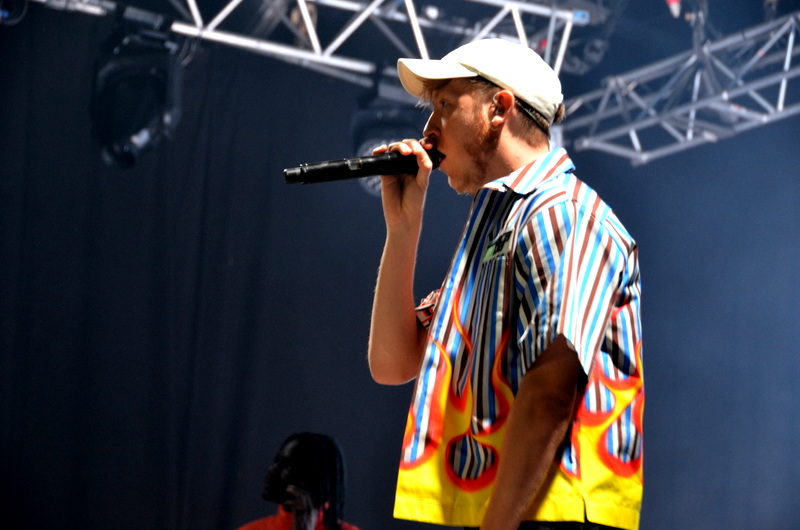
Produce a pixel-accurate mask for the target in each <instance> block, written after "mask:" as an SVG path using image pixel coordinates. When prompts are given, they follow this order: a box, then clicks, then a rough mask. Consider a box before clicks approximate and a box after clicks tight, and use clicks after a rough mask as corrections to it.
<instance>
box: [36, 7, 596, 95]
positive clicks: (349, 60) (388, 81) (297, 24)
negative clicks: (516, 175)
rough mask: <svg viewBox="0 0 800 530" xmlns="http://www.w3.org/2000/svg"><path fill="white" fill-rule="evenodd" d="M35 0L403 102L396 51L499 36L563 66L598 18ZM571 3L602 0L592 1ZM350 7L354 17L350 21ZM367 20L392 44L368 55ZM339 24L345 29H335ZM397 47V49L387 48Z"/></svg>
mask: <svg viewBox="0 0 800 530" xmlns="http://www.w3.org/2000/svg"><path fill="white" fill-rule="evenodd" d="M32 1H36V2H39V3H42V4H45V5H46V6H48V7H51V8H54V9H59V10H64V11H79V12H83V13H87V14H93V15H106V14H110V13H115V12H116V14H118V15H121V16H122V17H123V18H124V19H128V20H132V21H138V22H141V23H144V24H146V25H147V24H154V25H155V24H158V25H163V24H165V23H167V24H168V28H169V30H170V31H171V32H173V33H175V34H177V35H182V36H185V37H190V38H196V39H201V40H206V41H211V42H216V43H220V44H223V45H227V46H232V47H235V48H239V49H242V50H246V51H250V52H254V53H258V54H262V55H266V56H270V57H273V58H276V59H280V60H283V61H286V62H288V63H292V64H296V65H299V66H301V67H304V68H308V69H312V70H316V71H319V72H321V73H324V74H326V75H330V76H334V77H337V78H340V79H343V80H345V81H347V82H350V83H353V84H357V85H360V86H363V87H376V85H379V86H377V88H378V89H379V96H380V97H382V98H383V99H386V100H389V101H396V102H403V103H409V102H410V99H409V96H408V95H407V94H406V93H405V92H404V91H403V90H402V89H400V87H399V84H398V83H397V79H396V71H395V67H394V64H392V65H391V66H389V65H388V64H386V63H387V59H388V57H396V56H398V55H402V56H406V57H421V58H428V57H430V56H431V55H430V49H431V47H432V46H433V45H436V44H437V42H443V41H444V42H446V43H447V44H448V45H451V44H452V39H453V37H456V38H458V39H459V40H460V41H463V42H467V41H470V40H475V39H480V38H484V37H498V38H505V39H509V40H517V41H519V42H523V43H525V44H526V45H530V46H531V47H534V48H535V49H537V51H539V52H540V54H542V56H543V57H544V58H545V60H547V61H548V62H549V63H550V64H551V66H553V68H554V69H555V70H556V71H557V72H558V71H559V70H560V69H561V65H562V63H563V60H564V56H565V53H566V50H567V47H568V44H569V39H570V34H571V32H572V29H573V27H574V26H576V25H578V26H584V25H588V24H589V23H590V19H591V16H590V11H589V10H584V9H577V8H576V9H559V8H555V7H552V6H553V4H554V2H546V4H548V5H544V4H540V3H535V2H529V1H525V0H429V1H428V2H426V3H425V5H424V6H423V7H422V10H421V12H418V9H417V6H416V5H415V4H420V2H419V1H417V2H414V1H413V0H369V1H359V0H296V1H292V2H289V1H288V0H272V1H271V2H270V1H268V0H264V1H263V2H262V5H272V6H281V7H283V8H284V9H283V11H281V10H280V9H278V8H275V9H273V11H276V12H275V13H273V16H274V17H275V22H276V24H274V25H273V27H272V29H271V30H270V33H269V34H268V35H257V34H251V33H250V32H248V31H246V30H243V29H242V28H239V27H236V25H235V23H233V22H232V21H234V18H235V16H236V14H237V11H239V10H243V9H246V8H250V9H252V2H251V4H250V5H249V6H248V4H247V2H246V1H243V0H230V1H228V2H227V3H226V4H225V5H224V6H223V7H222V8H221V9H214V10H213V12H210V11H208V10H204V9H203V7H204V6H203V4H204V2H203V0H170V3H171V4H172V6H173V7H174V8H175V9H176V10H177V11H178V12H179V13H182V14H183V15H184V17H183V18H185V19H186V20H175V21H170V20H168V19H167V18H166V17H164V16H162V15H161V14H157V13H151V12H147V11H145V10H143V9H141V8H137V7H132V6H129V5H125V4H121V3H120V4H117V3H115V2H110V1H105V0H32ZM566 2H567V3H571V4H576V5H579V6H588V7H594V8H596V7H597V6H596V5H595V4H593V3H592V1H591V0H566ZM561 3H562V4H564V1H562V2H561ZM218 4H219V2H217V3H215V5H218ZM289 4H291V5H289ZM451 13H456V14H457V15H451ZM342 14H346V15H347V16H348V17H349V19H348V20H345V21H343V22H342V21H341V18H342ZM368 23H369V24H368ZM366 26H370V28H369V29H370V30H371V31H374V30H376V29H377V33H378V34H380V35H382V36H383V37H384V38H385V46H381V45H380V44H377V45H376V44H373V45H372V46H371V48H372V51H373V52H376V53H374V54H373V56H372V57H365V55H366V53H365V52H364V50H363V46H362V49H361V50H360V53H359V54H356V55H354V54H348V53H347V52H346V51H345V50H346V49H347V45H348V44H349V43H352V42H355V41H357V40H358V39H359V36H360V34H361V32H363V31H366ZM331 27H334V28H335V27H338V30H334V31H333V32H332V33H331V32H330V28H331ZM323 29H324V30H325V31H324V32H323ZM286 30H288V31H286ZM323 33H324V34H323ZM328 33H330V34H328ZM370 42H373V41H370ZM387 46H388V48H387ZM356 48H357V47H356ZM390 48H394V49H395V50H396V52H394V51H393V52H390V51H387V50H388V49H390Z"/></svg>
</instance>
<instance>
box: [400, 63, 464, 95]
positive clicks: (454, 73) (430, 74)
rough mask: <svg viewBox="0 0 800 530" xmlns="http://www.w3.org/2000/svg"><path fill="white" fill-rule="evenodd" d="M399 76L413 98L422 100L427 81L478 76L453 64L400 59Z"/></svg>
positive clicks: (461, 66)
mask: <svg viewBox="0 0 800 530" xmlns="http://www.w3.org/2000/svg"><path fill="white" fill-rule="evenodd" d="M397 75H398V77H399V78H400V83H401V84H402V85H403V88H405V89H406V91H407V92H408V93H409V94H411V95H412V96H415V97H418V98H422V97H423V95H424V92H425V81H426V80H429V79H456V78H461V77H475V76H477V75H478V74H477V73H475V72H473V71H472V70H470V69H469V68H466V67H465V66H463V65H461V64H459V63H456V62H452V61H442V60H431V59H398V60H397Z"/></svg>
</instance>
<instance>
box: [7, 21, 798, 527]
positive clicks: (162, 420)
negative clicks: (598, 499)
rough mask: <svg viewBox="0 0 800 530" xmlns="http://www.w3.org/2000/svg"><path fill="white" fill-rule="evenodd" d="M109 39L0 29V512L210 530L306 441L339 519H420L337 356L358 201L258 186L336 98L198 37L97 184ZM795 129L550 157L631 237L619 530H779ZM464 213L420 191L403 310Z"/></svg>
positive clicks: (342, 351) (263, 507)
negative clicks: (176, 103)
mask: <svg viewBox="0 0 800 530" xmlns="http://www.w3.org/2000/svg"><path fill="white" fill-rule="evenodd" d="M661 7H662V6H660V5H659V6H658V8H659V9H661ZM754 22H757V21H754ZM623 25H624V24H623ZM629 25H630V23H629ZM109 29H110V25H109V21H105V20H100V19H92V18H89V17H85V16H82V15H76V14H66V13H59V12H53V11H48V10H46V9H43V8H39V7H38V6H32V7H31V10H30V13H29V15H28V17H27V18H26V19H25V20H24V22H23V23H21V24H19V25H17V26H13V27H2V28H0V57H2V66H0V68H2V74H1V75H0V102H2V111H1V113H0V114H1V117H0V161H1V162H0V351H2V357H1V360H0V363H1V364H0V369H1V371H0V377H1V378H2V379H1V380H0V429H1V430H0V502H2V504H1V505H0V508H2V510H1V513H2V515H1V516H0V517H2V519H3V522H7V523H13V525H14V526H15V527H17V528H50V527H54V526H60V527H66V528H76V529H77V528H81V529H87V528H131V529H140V528H175V529H178V528H192V529H203V528H208V529H212V528H214V529H217V528H219V529H226V528H235V527H236V526H237V525H239V524H241V523H244V522H246V521H248V520H251V519H254V518H256V517H259V516H261V515H263V514H266V513H268V512H271V511H272V510H274V506H271V505H267V504H266V503H264V502H263V501H261V500H260V498H259V493H260V488H261V481H262V477H263V475H264V471H265V470H266V467H267V466H268V464H269V463H270V461H271V459H272V457H273V455H274V453H275V451H276V449H277V447H278V445H279V444H280V442H281V441H282V440H283V439H284V438H285V436H286V435H288V434H289V433H291V432H294V431H298V430H315V431H322V432H326V433H330V434H332V435H334V436H335V437H337V438H338V439H339V441H340V442H341V445H342V447H343V449H344V451H345V453H346V457H347V461H348V469H349V480H348V485H349V495H348V503H347V517H346V518H347V519H348V520H349V521H351V522H353V523H354V524H357V525H359V526H360V527H361V528H362V529H365V530H372V529H402V528H422V525H418V524H413V523H406V522H401V521H393V520H392V519H391V505H392V496H393V488H394V480H395V466H396V463H397V458H398V454H399V447H400V439H401V436H402V430H403V425H404V421H405V412H406V408H407V406H408V399H409V397H410V392H411V388H410V387H409V386H403V387H380V386H378V385H376V384H375V383H373V382H372V381H371V379H370V377H369V374H368V369H367V366H366V360H365V355H366V340H367V334H368V324H369V311H370V305H371V294H372V288H373V281H374V276H375V272H376V268H377V264H378V259H379V256H380V252H381V247H382V239H383V222H382V216H381V211H380V204H379V200H378V199H376V198H375V197H373V196H371V195H368V194H367V193H365V192H364V191H363V190H362V189H361V187H360V186H359V184H358V183H356V182H341V183H331V184H325V185H317V186H288V185H286V184H284V183H283V182H282V173H281V171H282V169H283V168H285V167H290V166H294V165H296V164H297V163H300V162H307V161H312V160H323V159H328V158H337V157H341V156H345V154H347V153H350V150H351V147H352V146H351V145H350V138H349V133H346V132H344V131H346V127H347V124H349V120H350V117H351V115H352V114H353V112H355V110H356V109H357V108H358V100H359V98H360V97H361V96H362V93H361V91H360V90H358V89H356V88H354V87H353V86H350V85H346V84H344V83H341V82H338V81H334V80H332V79H330V78H326V77H321V76H319V75H316V74H313V73H311V72H309V71H307V70H303V69H300V68H296V67H290V66H287V65H285V64H283V63H280V62H277V61H274V60H271V59H266V58H263V57H255V56H251V55H248V54H245V53H243V52H237V51H234V50H230V49H223V48H217V47H214V46H210V45H206V46H204V47H203V49H202V51H201V52H200V53H199V54H198V55H197V56H196V57H195V59H194V61H193V62H192V63H191V64H190V65H189V67H188V69H187V72H186V80H185V90H184V98H185V102H184V116H183V120H182V121H181V124H180V127H179V129H178V133H177V135H176V138H175V139H174V140H172V141H167V142H164V143H162V144H161V145H160V146H159V147H158V149H156V150H154V151H152V152H150V153H148V154H147V155H146V156H145V157H143V159H142V160H141V161H140V163H139V164H137V166H136V167H135V168H134V169H132V170H128V171H122V170H117V169H112V168H108V167H106V166H104V165H103V164H102V163H101V162H100V159H99V156H98V150H97V146H96V145H95V144H94V143H93V142H92V141H91V139H90V137H89V129H90V124H89V118H88V113H87V108H88V105H89V93H90V88H91V77H92V75H91V70H92V60H93V57H94V54H95V51H96V49H97V43H98V42H99V41H100V40H102V39H103V38H105V36H106V35H107V33H108V31H109ZM654 31H655V30H654ZM626 36H627V37H626V39H627V40H631V39H636V38H637V37H636V35H634V34H632V33H627V34H626ZM626 39H622V42H623V43H626ZM680 42H684V41H680ZM636 45H637V46H638V47H641V48H644V49H647V50H648V51H649V52H650V53H651V54H652V55H658V54H659V53H663V51H664V50H663V49H660V48H659V47H660V46H661V47H663V46H662V45H661V44H659V43H658V42H654V41H649V40H646V39H641V38H639V40H637V41H636ZM672 46H675V47H678V48H679V49H684V48H686V47H688V41H686V46H679V45H677V44H675V42H674V41H673V43H672ZM623 49H624V46H623ZM617 51H618V53H617V54H616V55H614V56H613V59H609V67H610V68H615V69H616V71H618V72H620V71H624V70H626V69H628V68H629V67H628V66H626V65H625V62H624V54H623V53H622V51H619V49H618V50H617ZM675 51H678V50H675ZM662 56H663V55H662ZM640 60H641V58H640ZM588 88H594V87H586V86H581V85H580V82H579V80H569V79H566V80H565V90H566V92H567V94H568V96H569V95H570V94H571V93H572V95H574V92H579V91H581V90H586V89H588ZM798 131H800V126H799V125H798V121H797V118H795V119H792V120H789V121H785V122H781V123H777V124H774V125H770V126H767V127H763V128H761V129H757V130H753V131H750V132H748V133H746V134H743V135H741V136H738V137H735V138H732V139H728V140H725V141H722V142H719V143H718V144H716V145H712V146H708V147H704V148H701V149H695V150H691V151H687V152H684V153H682V154H679V155H675V156H674V157H671V158H668V159H663V160H659V161H656V162H653V163H651V164H649V165H646V166H643V167H636V168H633V167H631V166H630V165H629V164H628V163H627V162H626V161H623V160H619V159H614V158H611V157H609V156H604V155H601V154H597V153H591V152H581V153H573V156H574V159H575V161H576V164H577V166H578V172H579V174H580V175H581V176H582V177H583V178H584V180H586V181H588V182H589V183H590V184H592V185H593V186H594V187H595V188H596V189H597V190H598V191H599V192H600V193H601V195H603V196H604V198H605V199H606V200H607V201H608V202H609V203H610V204H611V205H612V206H613V207H614V209H615V210H616V211H617V213H618V215H619V217H620V218H621V219H622V221H623V222H624V223H625V224H626V225H627V226H628V228H629V229H630V231H631V232H632V233H633V235H634V237H636V239H637V240H638V242H639V244H640V253H641V265H642V271H643V290H644V331H645V350H644V352H645V353H644V354H645V374H646V388H647V405H646V409H645V482H646V488H645V504H644V511H643V516H642V528H643V529H645V530H667V529H674V528H703V529H729V528H769V529H789V528H797V527H798V526H800V505H799V504H798V503H797V500H796V498H795V497H796V492H798V491H800V473H798V472H799V471H800V465H799V464H798V462H800V450H799V449H798V446H797V445H796V444H795V443H794V442H795V439H796V438H797V435H798V432H800V400H798V393H797V390H796V387H795V383H796V381H798V380H800V363H798V361H797V359H796V357H795V355H797V354H798V351H800V332H799V331H798V325H797V324H798V316H800V308H799V307H798V299H799V298H800V287H798V281H797V278H796V274H797V271H798V270H800V251H799V250H798V243H799V242H800V218H799V214H798V206H800V179H799V178H798V177H800V175H798V169H797V166H798V161H800V156H799V155H798V150H797V133H798ZM467 208H468V201H467V200H466V199H465V198H461V197H456V196H454V195H453V194H452V192H451V191H450V190H449V189H448V188H447V186H446V182H445V181H444V178H443V177H441V175H440V176H439V177H438V178H436V179H435V181H434V183H433V185H432V189H431V194H430V198H429V201H428V212H427V218H426V222H425V232H424V241H423V245H422V250H421V252H420V256H419V262H420V267H419V273H418V277H417V284H418V286H419V293H420V294H425V293H427V292H428V290H430V289H431V288H434V287H436V286H437V285H438V283H439V282H440V280H441V277H442V275H443V273H444V270H445V268H446V266H447V261H448V260H449V255H450V251H451V249H452V245H453V244H454V242H455V238H456V236H457V233H458V231H459V229H460V227H461V224H462V222H463V219H464V216H465V213H466V210H467ZM5 526H6V527H7V526H8V525H5Z"/></svg>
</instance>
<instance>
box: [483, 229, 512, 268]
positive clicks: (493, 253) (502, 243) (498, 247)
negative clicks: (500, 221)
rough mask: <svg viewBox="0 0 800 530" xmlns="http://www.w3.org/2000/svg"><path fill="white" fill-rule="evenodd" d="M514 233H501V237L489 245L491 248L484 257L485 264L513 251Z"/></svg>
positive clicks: (507, 231)
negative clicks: (512, 238)
mask: <svg viewBox="0 0 800 530" xmlns="http://www.w3.org/2000/svg"><path fill="white" fill-rule="evenodd" d="M512 232H513V231H512V230H506V231H505V232H501V233H500V235H498V236H497V237H496V238H494V239H493V240H492V241H491V242H490V243H489V247H488V248H487V249H486V253H485V254H484V255H483V261H484V262H487V261H489V260H492V259H494V258H496V257H498V256H502V255H503V254H507V253H508V251H509V250H511V234H512Z"/></svg>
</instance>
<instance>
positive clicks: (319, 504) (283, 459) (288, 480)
mask: <svg viewBox="0 0 800 530" xmlns="http://www.w3.org/2000/svg"><path fill="white" fill-rule="evenodd" d="M261 496H262V498H263V499H264V500H266V501H269V502H274V503H277V504H278V513H276V514H275V515H271V516H269V517H264V518H263V519H258V520H256V521H252V522H250V523H248V524H246V525H244V526H242V527H240V528H239V530H358V528H356V527H355V526H353V525H351V524H348V523H345V522H343V521H342V516H343V513H344V501H345V463H344V457H343V456H342V451H341V449H340V448H339V444H337V443H336V440H334V439H333V438H331V437H330V436H326V435H324V434H316V433H308V432H304V433H297V434H292V435H291V436H289V437H288V438H287V439H286V441H284V442H283V445H281V448H280V450H279V451H278V454H277V455H276V456H275V461H274V462H273V463H272V465H271V466H270V467H269V469H268V470H267V475H266V477H265V478H264V491H263V492H262V494H261Z"/></svg>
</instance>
